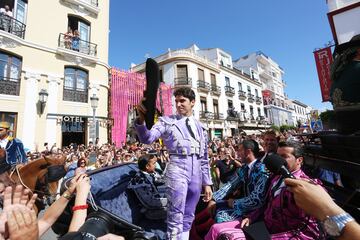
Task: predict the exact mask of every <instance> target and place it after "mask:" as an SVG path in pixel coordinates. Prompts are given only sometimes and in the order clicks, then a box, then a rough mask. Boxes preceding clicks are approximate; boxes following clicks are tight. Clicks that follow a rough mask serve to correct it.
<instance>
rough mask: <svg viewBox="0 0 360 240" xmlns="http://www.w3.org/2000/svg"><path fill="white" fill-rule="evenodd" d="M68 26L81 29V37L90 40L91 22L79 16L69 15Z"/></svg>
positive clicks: (73, 29) (72, 28)
mask: <svg viewBox="0 0 360 240" xmlns="http://www.w3.org/2000/svg"><path fill="white" fill-rule="evenodd" d="M68 28H70V29H71V30H72V31H75V30H77V31H79V34H80V39H81V40H84V41H87V42H90V23H89V22H88V21H86V20H85V19H82V18H80V17H77V16H72V15H69V16H68Z"/></svg>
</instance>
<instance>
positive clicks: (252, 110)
mask: <svg viewBox="0 0 360 240" xmlns="http://www.w3.org/2000/svg"><path fill="white" fill-rule="evenodd" d="M250 114H251V116H254V108H253V106H250Z"/></svg>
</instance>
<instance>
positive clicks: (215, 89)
mask: <svg viewBox="0 0 360 240" xmlns="http://www.w3.org/2000/svg"><path fill="white" fill-rule="evenodd" d="M211 93H212V94H213V95H217V96H220V95H221V87H219V86H216V85H215V84H211Z"/></svg>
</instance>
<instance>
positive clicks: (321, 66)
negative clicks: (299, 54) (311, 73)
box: [314, 47, 333, 102]
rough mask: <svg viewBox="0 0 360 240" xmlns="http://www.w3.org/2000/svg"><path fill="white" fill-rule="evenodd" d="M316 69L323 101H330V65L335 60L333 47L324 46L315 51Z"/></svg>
mask: <svg viewBox="0 0 360 240" xmlns="http://www.w3.org/2000/svg"><path fill="white" fill-rule="evenodd" d="M314 57H315V62H316V69H317V72H318V76H319V82H320V89H321V95H322V100H323V102H326V101H330V88H331V78H330V67H331V64H332V62H333V58H332V55H331V47H327V48H323V49H320V50H317V51H315V52H314Z"/></svg>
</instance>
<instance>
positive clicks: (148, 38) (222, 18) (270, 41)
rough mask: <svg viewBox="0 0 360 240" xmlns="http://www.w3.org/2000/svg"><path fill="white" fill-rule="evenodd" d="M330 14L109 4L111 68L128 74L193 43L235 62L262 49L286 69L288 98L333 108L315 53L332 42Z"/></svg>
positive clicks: (225, 5) (292, 6) (314, 1)
mask: <svg viewBox="0 0 360 240" xmlns="http://www.w3.org/2000/svg"><path fill="white" fill-rule="evenodd" d="M326 14H327V5H326V1H325V0H302V1H289V0H273V1H270V0H222V1H220V0H182V1H173V0H137V1H133V0H111V1H110V47H109V64H110V65H111V66H115V67H118V68H122V69H128V68H129V66H130V64H131V63H142V62H144V61H145V60H146V56H150V57H156V56H158V55H160V54H162V53H164V52H165V51H167V49H168V48H170V49H180V48H186V47H189V46H190V45H191V44H193V43H195V44H197V45H198V46H199V47H200V48H215V47H219V48H222V49H224V50H225V51H226V52H228V53H230V54H231V55H232V57H233V59H237V58H239V57H241V56H244V55H246V54H248V53H251V52H254V51H258V50H261V51H263V52H264V53H265V54H267V55H268V56H270V57H271V58H272V59H274V60H275V61H276V62H277V63H279V65H280V66H281V67H282V68H283V69H284V71H285V75H284V80H285V81H286V82H287V87H286V89H285V92H286V93H287V94H288V96H289V97H290V98H292V99H298V100H300V101H302V102H304V103H306V104H308V105H310V106H313V107H315V108H318V109H325V108H331V105H330V104H329V103H327V104H324V103H322V102H321V93H320V87H319V82H318V77H317V73H316V67H315V62H314V57H313V53H312V52H313V50H314V49H315V48H320V47H323V46H324V44H326V43H327V42H328V41H330V40H332V34H331V30H330V26H329V23H328V19H327V15H326Z"/></svg>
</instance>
